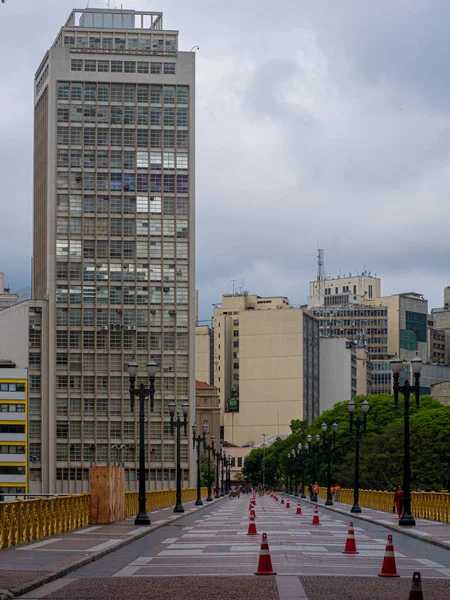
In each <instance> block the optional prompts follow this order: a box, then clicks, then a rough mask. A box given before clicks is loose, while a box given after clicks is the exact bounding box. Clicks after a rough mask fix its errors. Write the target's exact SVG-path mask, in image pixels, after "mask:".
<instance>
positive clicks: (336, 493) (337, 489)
mask: <svg viewBox="0 0 450 600" xmlns="http://www.w3.org/2000/svg"><path fill="white" fill-rule="evenodd" d="M340 491H341V486H340V485H335V486H334V487H333V489H332V492H333V496H334V501H335V502H339V492H340Z"/></svg>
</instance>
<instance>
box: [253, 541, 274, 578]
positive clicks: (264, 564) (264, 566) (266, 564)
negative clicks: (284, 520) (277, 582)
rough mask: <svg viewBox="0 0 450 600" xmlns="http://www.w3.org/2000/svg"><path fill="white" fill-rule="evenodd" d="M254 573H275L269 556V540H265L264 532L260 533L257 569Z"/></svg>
mask: <svg viewBox="0 0 450 600" xmlns="http://www.w3.org/2000/svg"><path fill="white" fill-rule="evenodd" d="M255 575H276V572H275V571H274V570H273V568H272V559H271V558H270V551H269V542H268V541H267V534H266V533H263V534H262V541H261V550H260V553H259V561H258V570H257V571H255Z"/></svg>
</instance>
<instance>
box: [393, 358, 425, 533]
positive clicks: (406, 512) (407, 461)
mask: <svg viewBox="0 0 450 600" xmlns="http://www.w3.org/2000/svg"><path fill="white" fill-rule="evenodd" d="M422 365H423V362H422V359H421V358H419V357H418V356H416V357H415V358H413V359H412V361H411V366H412V370H413V373H414V387H412V386H411V384H410V383H409V381H408V379H407V380H406V381H405V383H404V385H399V378H400V371H401V369H402V361H401V360H400V359H399V357H398V356H397V355H395V357H394V358H393V359H392V360H391V367H392V374H393V376H394V401H395V407H396V408H397V406H398V393H399V392H400V393H401V394H403V398H404V403H403V421H404V450H403V454H404V458H403V513H402V516H401V517H400V520H399V522H398V524H399V525H401V526H403V527H414V526H415V524H416V521H415V519H414V516H413V514H412V512H411V455H410V442H409V397H410V395H411V392H414V395H415V397H416V406H417V407H419V402H420V372H421V370H422Z"/></svg>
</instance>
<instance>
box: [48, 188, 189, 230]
mask: <svg viewBox="0 0 450 600" xmlns="http://www.w3.org/2000/svg"><path fill="white" fill-rule="evenodd" d="M56 210H57V211H58V212H70V213H72V215H73V213H81V212H84V213H95V212H97V213H112V214H117V213H118V214H121V215H122V214H125V215H129V214H132V215H134V214H135V213H152V214H161V212H163V213H164V215H165V216H172V215H173V216H174V215H175V214H176V215H177V216H187V215H188V198H186V197H180V196H178V197H177V198H175V197H174V196H164V197H161V196H150V197H148V196H125V197H124V198H121V197H120V196H116V195H112V196H105V195H103V194H101V195H98V196H95V195H93V194H84V195H83V196H81V195H78V194H70V195H69V194H58V195H57V198H56ZM72 215H71V217H72ZM86 222H89V217H84V223H86ZM97 222H98V221H97Z"/></svg>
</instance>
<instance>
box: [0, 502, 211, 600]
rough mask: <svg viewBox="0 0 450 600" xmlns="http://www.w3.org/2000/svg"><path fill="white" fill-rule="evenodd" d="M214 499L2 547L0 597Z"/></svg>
mask: <svg viewBox="0 0 450 600" xmlns="http://www.w3.org/2000/svg"><path fill="white" fill-rule="evenodd" d="M214 502H219V500H214V501H213V502H206V501H205V500H203V507H201V506H195V505H194V501H191V502H185V503H184V509H185V512H184V513H183V514H174V512H173V506H170V507H167V508H162V509H159V510H153V511H149V515H150V520H151V525H150V526H149V527H142V526H136V525H135V524H134V516H133V517H128V518H127V519H126V520H125V521H120V522H117V523H111V524H108V525H89V526H88V527H83V528H82V529H77V530H75V531H67V532H65V533H61V534H59V535H55V536H51V537H47V538H44V539H42V540H37V541H35V542H29V543H26V544H21V545H20V546H13V547H12V548H4V549H2V550H0V565H1V566H0V600H7V599H10V598H14V597H18V596H20V595H22V594H24V593H26V592H28V591H31V590H34V589H36V588H37V587H40V586H42V585H44V584H46V583H49V582H51V581H54V580H55V579H59V578H60V577H63V576H64V575H66V574H67V573H70V572H72V571H74V570H76V569H78V568H80V567H82V566H84V565H87V564H89V563H92V562H94V561H96V560H98V559H99V558H101V557H102V556H105V555H107V554H109V553H111V552H114V551H115V550H117V549H118V548H122V547H123V546H126V545H128V544H130V543H131V542H133V541H134V540H137V539H139V538H142V537H144V536H146V535H148V534H149V533H150V532H151V531H154V530H155V529H158V528H160V527H162V526H164V525H166V524H167V523H170V522H172V521H177V520H178V519H181V518H183V517H184V516H186V515H187V514H189V513H193V512H196V511H199V510H202V508H205V507H206V506H211V505H212V504H213V503H214Z"/></svg>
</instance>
